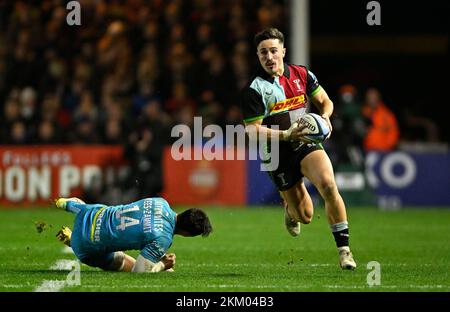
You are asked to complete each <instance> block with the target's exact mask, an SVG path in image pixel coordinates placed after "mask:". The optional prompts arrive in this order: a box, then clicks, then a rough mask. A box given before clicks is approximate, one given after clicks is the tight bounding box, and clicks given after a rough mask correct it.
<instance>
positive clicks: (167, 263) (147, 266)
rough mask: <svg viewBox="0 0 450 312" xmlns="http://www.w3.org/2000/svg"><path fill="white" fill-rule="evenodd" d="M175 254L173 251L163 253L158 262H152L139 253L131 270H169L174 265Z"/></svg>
mask: <svg viewBox="0 0 450 312" xmlns="http://www.w3.org/2000/svg"><path fill="white" fill-rule="evenodd" d="M175 259H176V256H175V254H174V253H169V254H165V255H164V256H162V257H161V259H160V260H159V261H158V262H156V263H155V262H152V261H150V260H149V259H146V258H144V257H143V256H142V255H139V256H138V257H137V259H136V263H135V265H134V267H133V270H132V271H133V272H137V273H143V272H151V273H157V272H161V271H165V270H166V271H167V270H169V271H170V270H171V269H172V268H173V266H174V265H175Z"/></svg>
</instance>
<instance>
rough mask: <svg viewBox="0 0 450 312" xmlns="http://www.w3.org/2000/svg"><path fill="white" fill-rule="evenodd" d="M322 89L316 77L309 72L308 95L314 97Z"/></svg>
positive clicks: (307, 77)
mask: <svg viewBox="0 0 450 312" xmlns="http://www.w3.org/2000/svg"><path fill="white" fill-rule="evenodd" d="M320 89H321V87H320V84H319V81H318V80H317V77H316V75H314V74H313V73H312V72H311V71H309V70H308V73H307V74H306V95H308V96H314V95H316V93H317V92H319V91H320Z"/></svg>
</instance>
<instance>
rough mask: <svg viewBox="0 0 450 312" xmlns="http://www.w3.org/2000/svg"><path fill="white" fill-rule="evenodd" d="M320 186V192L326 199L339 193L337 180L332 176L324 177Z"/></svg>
mask: <svg viewBox="0 0 450 312" xmlns="http://www.w3.org/2000/svg"><path fill="white" fill-rule="evenodd" d="M318 188H319V189H320V193H321V194H322V196H323V197H324V198H325V199H327V198H333V197H335V196H336V195H337V193H338V191H337V186H336V182H335V181H334V179H332V178H324V179H322V181H321V182H320V185H319V186H318Z"/></svg>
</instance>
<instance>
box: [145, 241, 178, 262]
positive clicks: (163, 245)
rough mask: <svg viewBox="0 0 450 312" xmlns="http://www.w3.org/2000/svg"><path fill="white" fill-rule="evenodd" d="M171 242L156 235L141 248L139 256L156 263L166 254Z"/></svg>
mask: <svg viewBox="0 0 450 312" xmlns="http://www.w3.org/2000/svg"><path fill="white" fill-rule="evenodd" d="M170 245H171V242H169V241H168V240H167V239H165V238H164V237H158V238H157V239H155V240H153V241H151V242H150V243H148V244H147V245H145V246H144V248H142V249H141V256H142V257H144V258H145V259H147V260H150V261H151V262H153V263H157V262H158V261H159V259H161V257H162V256H164V255H165V254H166V251H167V249H169V247H170Z"/></svg>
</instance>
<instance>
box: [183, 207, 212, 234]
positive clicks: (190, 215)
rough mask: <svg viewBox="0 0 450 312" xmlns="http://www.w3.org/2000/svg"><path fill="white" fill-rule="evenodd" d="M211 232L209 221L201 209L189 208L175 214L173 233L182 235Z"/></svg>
mask: <svg viewBox="0 0 450 312" xmlns="http://www.w3.org/2000/svg"><path fill="white" fill-rule="evenodd" d="M211 232H212V226H211V223H210V222H209V218H208V216H207V215H206V213H205V212H204V211H203V210H201V209H198V208H191V209H188V210H186V211H183V212H182V213H180V214H177V221H176V223H175V234H179V235H182V236H197V235H202V236H208V235H209V233H211Z"/></svg>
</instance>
